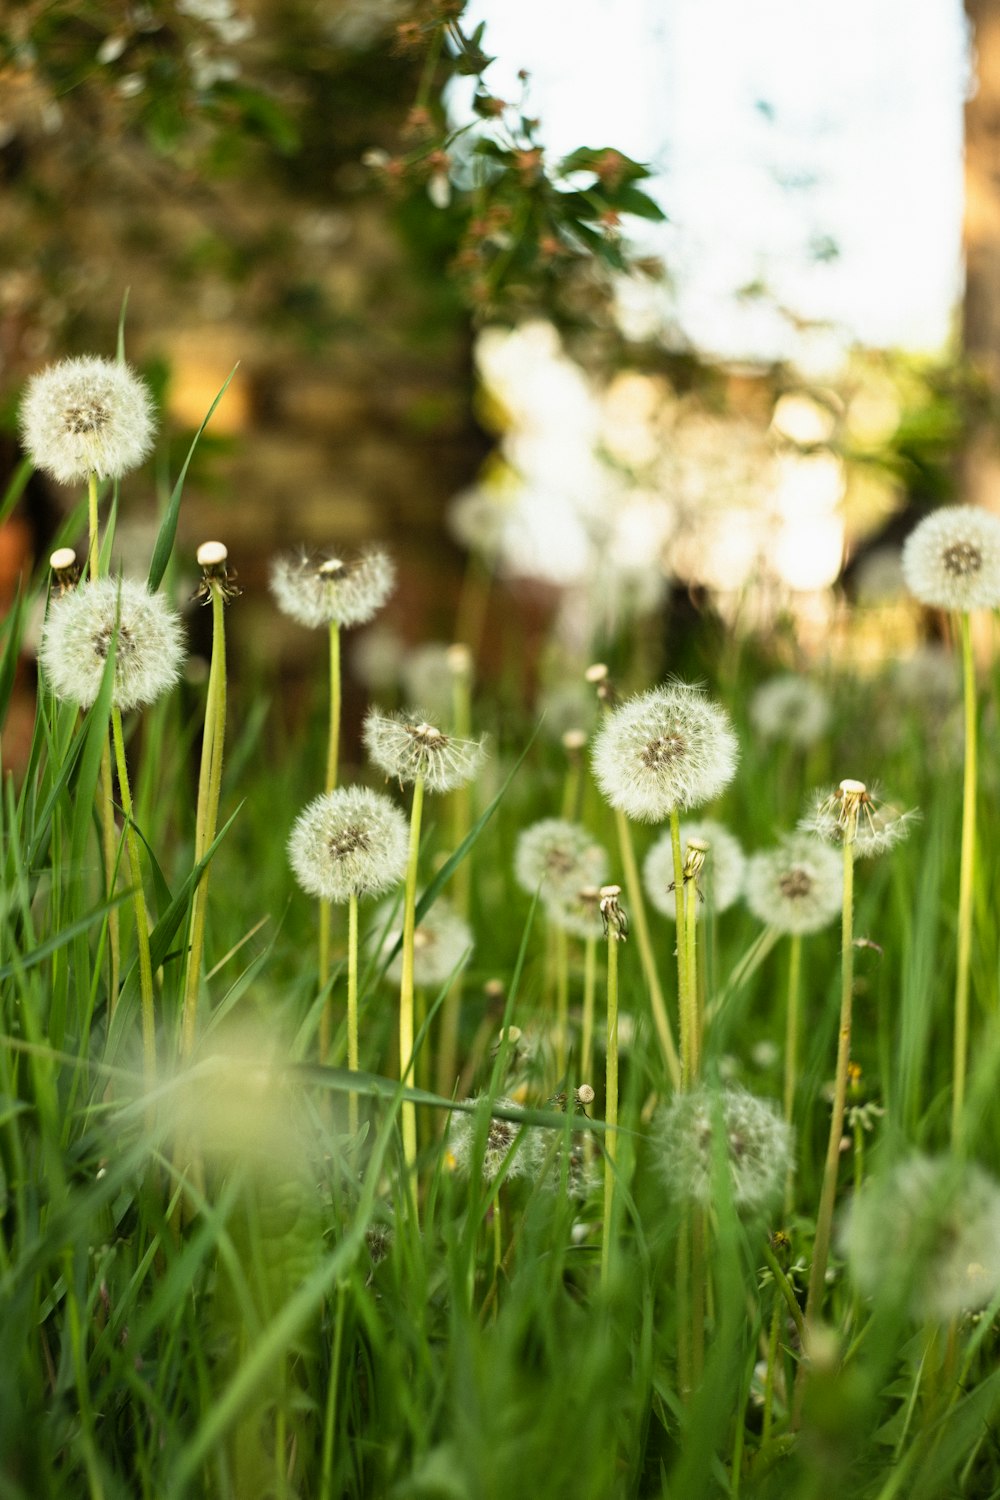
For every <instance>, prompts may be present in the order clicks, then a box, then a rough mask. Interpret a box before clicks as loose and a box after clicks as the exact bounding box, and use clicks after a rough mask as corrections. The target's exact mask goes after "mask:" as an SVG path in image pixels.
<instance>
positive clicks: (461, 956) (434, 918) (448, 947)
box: [375, 861, 474, 989]
mask: <svg viewBox="0 0 1000 1500" xmlns="http://www.w3.org/2000/svg"><path fill="white" fill-rule="evenodd" d="M404 862H405V861H404ZM387 922H388V923H390V924H391V925H390V926H389V927H388V928H387V930H386V932H385V935H384V937H383V938H382V945H381V949H380V952H381V954H382V956H383V957H385V956H386V955H388V954H389V953H391V952H392V950H393V948H395V947H396V945H397V944H398V943H399V942H400V939H401V938H402V935H403V924H402V913H401V912H399V911H397V913H396V920H395V921H394V920H393V911H392V907H391V906H383V907H382V908H381V909H380V911H379V913H378V916H377V917H376V924H375V925H376V927H377V928H379V930H381V928H382V927H383V926H384V925H385V923H387ZM473 945H474V944H473V935H472V928H471V927H470V926H469V924H468V922H466V921H465V919H464V918H463V917H460V916H459V914H458V912H456V911H455V909H454V907H453V906H452V904H451V902H450V901H449V900H448V898H447V897H446V896H438V897H437V899H436V900H435V902H434V905H433V906H432V907H431V908H430V910H429V911H427V912H425V913H424V915H423V916H422V917H421V918H420V921H419V922H418V923H417V925H416V927H415V929H414V933H413V982H414V984H416V985H419V986H420V988H421V989H435V988H439V987H440V986H441V985H442V984H447V982H448V980H449V979H451V978H452V976H453V975H454V974H455V973H456V972H457V971H458V969H460V968H461V967H463V966H464V965H465V964H466V963H468V961H469V958H470V957H471V954H472V949H473ZM402 976H403V955H402V953H401V952H400V953H397V954H396V956H395V958H394V959H393V960H392V962H391V963H390V965H389V967H388V969H387V970H386V977H387V978H388V979H391V980H392V981H393V982H394V983H396V984H398V983H399V982H400V980H401V979H402Z"/></svg>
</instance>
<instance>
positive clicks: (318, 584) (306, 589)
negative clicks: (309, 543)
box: [271, 547, 396, 630]
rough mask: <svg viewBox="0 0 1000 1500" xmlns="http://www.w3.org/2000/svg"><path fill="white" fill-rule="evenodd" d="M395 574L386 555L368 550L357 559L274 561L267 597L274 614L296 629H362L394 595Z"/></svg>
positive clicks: (282, 558) (328, 558) (299, 558)
mask: <svg viewBox="0 0 1000 1500" xmlns="http://www.w3.org/2000/svg"><path fill="white" fill-rule="evenodd" d="M395 581H396V569H395V567H394V565H393V562H392V559H391V558H390V557H389V554H388V553H387V552H384V551H383V550H382V549H381V548H380V547H371V548H369V549H368V551H366V552H362V553H360V554H359V555H358V556H356V557H348V558H342V557H338V556H329V557H319V558H316V557H309V556H301V555H300V556H298V557H278V558H275V560H274V562H273V563H272V564H271V591H272V593H273V594H274V597H275V599H276V601H277V604H278V608H279V609H280V610H281V611H282V612H283V613H284V614H286V615H290V616H291V618H292V619H293V620H298V622H299V624H300V625H305V626H307V627H308V628H309V629H311V630H318V629H319V628H320V627H321V626H323V625H339V626H352V625H364V624H366V623H367V622H368V621H369V620H371V619H372V618H373V617H374V616H375V614H376V613H377V612H378V611H379V610H380V609H381V607H382V605H383V604H384V603H385V601H386V599H387V598H388V597H389V595H390V593H391V592H392V589H393V585H394V584H395Z"/></svg>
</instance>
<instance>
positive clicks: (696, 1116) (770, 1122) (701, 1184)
mask: <svg viewBox="0 0 1000 1500" xmlns="http://www.w3.org/2000/svg"><path fill="white" fill-rule="evenodd" d="M720 1136H721V1139H720ZM656 1143H657V1146H658V1148H659V1161H660V1168H661V1171H662V1173H663V1176H664V1178H665V1179H666V1182H667V1186H668V1188H669V1189H670V1192H671V1193H672V1194H673V1196H674V1197H676V1198H678V1199H680V1200H681V1201H682V1202H692V1201H693V1202H695V1203H700V1204H702V1205H704V1206H705V1207H708V1205H709V1204H710V1203H711V1202H712V1200H713V1197H714V1193H715V1188H716V1185H717V1173H718V1168H717V1157H721V1159H722V1160H723V1161H724V1162H726V1163H727V1165H728V1168H729V1190H730V1192H731V1194H732V1199H733V1204H734V1206H735V1208H736V1209H737V1210H738V1211H739V1212H740V1213H741V1214H744V1215H748V1216H752V1215H754V1214H758V1213H763V1212H764V1211H766V1210H767V1209H768V1208H769V1207H770V1206H771V1205H772V1204H774V1203H776V1202H777V1201H778V1200H779V1199H780V1197H781V1195H782V1193H783V1191H784V1188H785V1180H786V1178H787V1175H788V1172H789V1170H790V1168H791V1166H792V1143H793V1136H792V1130H791V1127H790V1126H789V1125H788V1124H787V1123H786V1122H785V1121H784V1120H783V1119H782V1118H781V1116H780V1114H779V1113H778V1111H777V1109H776V1108H775V1106H774V1105H773V1104H771V1102H770V1101H769V1100H767V1099H758V1098H757V1097H756V1096H755V1095H753V1094H751V1093H748V1092H747V1090H746V1089H742V1088H726V1089H722V1090H721V1091H719V1092H717V1093H716V1092H713V1091H712V1090H710V1089H708V1088H697V1089H693V1090H692V1091H691V1092H690V1093H684V1094H675V1095H674V1097H673V1099H672V1100H671V1101H670V1103H669V1104H668V1105H667V1107H666V1108H665V1109H663V1110H661V1112H660V1115H659V1118H658V1125H657V1133H656Z"/></svg>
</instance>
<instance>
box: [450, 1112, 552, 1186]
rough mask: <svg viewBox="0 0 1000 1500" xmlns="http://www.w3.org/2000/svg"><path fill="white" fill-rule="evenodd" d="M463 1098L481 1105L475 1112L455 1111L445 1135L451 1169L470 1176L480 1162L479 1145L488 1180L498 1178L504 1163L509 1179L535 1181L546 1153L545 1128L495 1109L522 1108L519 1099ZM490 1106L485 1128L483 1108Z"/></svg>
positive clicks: (482, 1170) (460, 1174)
mask: <svg viewBox="0 0 1000 1500" xmlns="http://www.w3.org/2000/svg"><path fill="white" fill-rule="evenodd" d="M463 1102H464V1103H466V1104H476V1105H478V1106H479V1108H478V1109H477V1110H476V1111H475V1112H472V1113H466V1112H465V1111H459V1110H454V1111H453V1112H452V1114H451V1117H450V1119H449V1121H448V1131H447V1134H446V1135H445V1139H444V1150H445V1161H446V1163H447V1165H448V1166H449V1167H450V1168H451V1170H452V1171H453V1172H455V1173H457V1174H458V1175H459V1176H462V1177H468V1176H470V1175H471V1174H472V1172H473V1171H474V1170H475V1168H476V1165H477V1161H476V1148H477V1146H478V1147H479V1148H480V1149H481V1150H482V1161H481V1166H480V1170H481V1173H482V1177H483V1181H484V1182H493V1181H495V1179H496V1177H497V1175H498V1174H499V1172H500V1171H501V1169H502V1168H504V1167H505V1168H506V1169H505V1171H504V1178H505V1180H506V1179H508V1178H512V1177H526V1178H528V1179H529V1180H531V1181H533V1180H534V1179H535V1178H536V1177H537V1176H538V1173H539V1170H540V1168H541V1165H542V1160H543V1158H544V1155H545V1138H544V1133H543V1131H541V1130H539V1129H538V1128H536V1127H532V1126H530V1125H521V1124H519V1123H518V1122H517V1121H516V1120H505V1119H503V1118H502V1117H501V1116H499V1115H497V1114H494V1113H493V1110H495V1109H504V1110H514V1111H516V1110H518V1109H519V1108H520V1106H519V1105H518V1103H517V1101H516V1100H515V1099H506V1098H500V1099H495V1100H493V1102H492V1105H490V1103H489V1101H488V1100H486V1099H483V1098H480V1099H466V1100H464V1101H463ZM487 1109H489V1112H490V1118H489V1124H488V1125H487V1126H486V1129H485V1131H484V1130H483V1122H482V1112H483V1111H485V1110H487Z"/></svg>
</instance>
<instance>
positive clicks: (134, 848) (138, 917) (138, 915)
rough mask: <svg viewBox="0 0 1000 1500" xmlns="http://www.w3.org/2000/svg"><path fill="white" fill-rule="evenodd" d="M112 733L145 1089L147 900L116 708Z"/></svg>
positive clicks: (149, 1044) (149, 978)
mask: <svg viewBox="0 0 1000 1500" xmlns="http://www.w3.org/2000/svg"><path fill="white" fill-rule="evenodd" d="M111 733H112V737H113V739H114V745H115V761H116V764H117V767H118V790H119V794H120V796H121V799H122V811H123V812H124V814H125V848H126V850H127V851H128V863H129V875H130V877H131V880H132V885H133V887H134V890H133V895H132V903H133V906H134V908H135V935H136V943H137V944H138V948H139V994H140V997H141V1003H142V1055H143V1073H144V1076H145V1081H146V1086H147V1088H151V1087H152V1086H153V1083H154V1075H155V1073H156V1018H155V1007H154V1000H153V961H152V957H151V955H150V951H149V922H148V918H147V915H146V897H145V894H144V893H143V888H142V865H141V863H140V860H139V839H138V837H137V835H136V831H135V825H134V823H133V822H132V791H131V788H130V786H129V779H128V763H127V762H126V759H125V737H124V735H123V734H122V716H121V711H120V710H119V709H117V708H112V710H111Z"/></svg>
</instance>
